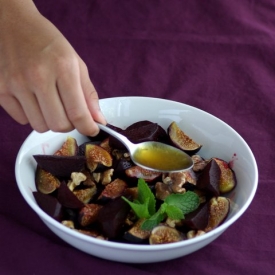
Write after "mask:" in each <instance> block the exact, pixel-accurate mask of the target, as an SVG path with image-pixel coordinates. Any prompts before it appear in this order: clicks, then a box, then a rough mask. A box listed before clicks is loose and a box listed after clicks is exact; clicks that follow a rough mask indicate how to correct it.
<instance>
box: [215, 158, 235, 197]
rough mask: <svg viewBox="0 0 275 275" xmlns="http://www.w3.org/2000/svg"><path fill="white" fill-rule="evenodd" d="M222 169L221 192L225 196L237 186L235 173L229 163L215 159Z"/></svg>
mask: <svg viewBox="0 0 275 275" xmlns="http://www.w3.org/2000/svg"><path fill="white" fill-rule="evenodd" d="M213 159H214V160H215V161H216V162H217V164H218V165H219V167H220V169H221V178H220V183H219V190H220V193H221V194H225V193H227V192H230V191H231V190H233V189H234V188H235V186H236V184H237V179H236V175H235V172H234V171H233V170H232V169H231V168H230V167H229V165H228V163H227V162H226V161H224V160H222V159H219V158H213Z"/></svg>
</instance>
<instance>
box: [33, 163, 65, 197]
mask: <svg viewBox="0 0 275 275" xmlns="http://www.w3.org/2000/svg"><path fill="white" fill-rule="evenodd" d="M35 185H36V188H37V190H38V191H39V192H41V193H43V194H50V193H52V192H54V191H55V190H56V189H57V188H58V187H59V186H60V181H59V179H58V178H56V177H55V176H53V175H52V174H51V173H50V172H48V171H45V170H43V169H42V168H41V167H39V166H37V168H36V172H35Z"/></svg>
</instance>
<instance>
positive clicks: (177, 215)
mask: <svg viewBox="0 0 275 275" xmlns="http://www.w3.org/2000/svg"><path fill="white" fill-rule="evenodd" d="M166 214H167V216H168V217H169V218H170V219H173V220H181V219H183V218H184V215H183V213H182V211H181V209H179V208H178V207H176V206H174V205H169V204H168V205H167V207H166Z"/></svg>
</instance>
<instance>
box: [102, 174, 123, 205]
mask: <svg viewBox="0 0 275 275" xmlns="http://www.w3.org/2000/svg"><path fill="white" fill-rule="evenodd" d="M126 188H127V184H126V182H125V181H124V180H121V179H119V178H117V179H115V180H114V181H112V182H111V183H109V184H108V185H106V187H105V188H104V189H103V191H102V192H101V194H100V195H99V197H98V199H99V200H108V199H115V198H117V197H120V196H122V194H123V193H124V191H125V190H126Z"/></svg>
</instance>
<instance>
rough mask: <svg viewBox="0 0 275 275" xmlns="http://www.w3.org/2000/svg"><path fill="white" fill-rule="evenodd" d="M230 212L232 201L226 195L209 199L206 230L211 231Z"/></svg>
mask: <svg viewBox="0 0 275 275" xmlns="http://www.w3.org/2000/svg"><path fill="white" fill-rule="evenodd" d="M229 212H230V201H229V199H228V198H226V197H213V198H212V199H211V200H210V201H209V218H208V224H207V226H206V228H205V230H204V231H205V232H209V231H211V230H213V229H214V228H216V227H217V226H219V225H220V224H221V223H222V222H223V221H224V220H225V219H226V218H227V216H228V214H229Z"/></svg>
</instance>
